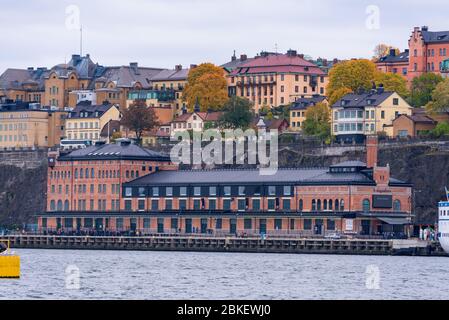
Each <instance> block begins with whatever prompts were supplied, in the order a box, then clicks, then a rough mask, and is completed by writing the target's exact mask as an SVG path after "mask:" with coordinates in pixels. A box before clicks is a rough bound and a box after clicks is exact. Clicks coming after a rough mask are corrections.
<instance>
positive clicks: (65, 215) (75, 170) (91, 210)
mask: <svg viewBox="0 0 449 320" xmlns="http://www.w3.org/2000/svg"><path fill="white" fill-rule="evenodd" d="M176 168H177V166H175V165H173V164H172V163H171V162H170V158H169V157H168V156H166V155H164V154H160V153H158V152H154V151H151V150H147V149H143V148H140V147H138V146H136V145H133V144H131V143H130V141H129V140H126V139H120V140H118V141H117V142H116V143H115V144H102V143H97V144H96V145H95V146H91V147H88V148H85V149H80V150H76V151H73V152H71V153H69V154H61V155H60V156H59V157H53V156H51V157H50V158H49V168H48V177H47V181H48V183H47V213H46V214H44V215H40V216H39V217H38V223H39V228H40V230H44V231H45V230H57V229H61V228H64V229H66V230H72V229H73V230H81V229H97V230H99V229H101V230H110V229H116V228H119V229H120V225H118V226H117V224H116V223H117V219H119V218H122V219H123V217H127V219H125V220H126V222H125V225H124V227H127V228H130V225H129V223H130V220H129V219H128V218H129V214H128V215H126V214H125V213H124V212H123V211H122V210H121V209H120V208H122V207H123V197H122V193H121V189H122V184H123V183H125V182H128V181H131V180H134V179H136V178H138V177H140V176H143V175H147V174H152V173H154V172H158V171H159V170H173V169H176ZM131 223H132V221H131Z"/></svg>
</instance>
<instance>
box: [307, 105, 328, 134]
mask: <svg viewBox="0 0 449 320" xmlns="http://www.w3.org/2000/svg"><path fill="white" fill-rule="evenodd" d="M303 132H304V133H305V134H306V135H309V136H317V137H319V138H320V139H321V140H327V139H329V138H330V135H331V125H330V109H329V107H328V106H327V105H326V104H325V103H322V102H320V103H317V104H316V105H314V106H313V107H311V108H308V109H307V111H306V120H305V121H304V127H303Z"/></svg>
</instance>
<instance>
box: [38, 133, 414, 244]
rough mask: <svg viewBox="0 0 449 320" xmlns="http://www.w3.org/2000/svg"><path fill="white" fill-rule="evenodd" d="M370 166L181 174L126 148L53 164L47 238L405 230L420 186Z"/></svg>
mask: <svg viewBox="0 0 449 320" xmlns="http://www.w3.org/2000/svg"><path fill="white" fill-rule="evenodd" d="M377 147H378V146H377V138H376V137H369V138H368V139H367V163H366V164H365V163H363V162H359V161H349V162H344V163H340V164H338V165H333V166H330V167H328V168H305V169H279V170H278V171H277V173H276V174H275V175H272V176H262V175H260V174H259V171H258V170H257V169H232V170H189V171H182V170H178V168H177V166H176V165H174V164H172V163H171V162H170V159H169V158H168V157H167V156H166V155H163V154H160V153H157V152H153V151H150V150H147V149H143V148H140V147H138V146H136V145H133V144H130V143H129V142H128V141H119V142H117V143H116V144H110V145H106V144H103V145H101V144H98V145H95V146H91V147H88V148H86V149H81V150H76V151H73V152H71V153H70V154H68V155H61V156H59V157H50V158H49V170H48V194H47V212H46V213H45V214H42V215H40V216H39V217H38V225H39V230H40V231H51V232H55V231H60V232H62V231H64V232H74V231H75V232H76V231H84V232H86V231H90V232H93V231H97V232H104V231H106V232H138V233H139V234H142V235H145V234H156V233H187V234H190V233H202V234H208V233H209V234H216V235H226V234H236V233H238V234H248V235H251V234H261V233H265V234H269V235H273V234H277V235H287V234H290V235H304V236H306V235H325V234H327V233H335V232H341V233H348V234H362V235H375V234H381V233H383V232H401V233H402V232H405V233H407V232H408V230H409V228H408V225H409V224H410V221H411V209H412V208H411V207H412V200H411V199H412V186H411V185H410V184H407V183H405V182H403V181H400V180H397V179H394V178H392V177H390V168H389V167H388V166H386V167H379V166H377Z"/></svg>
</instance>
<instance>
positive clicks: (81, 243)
mask: <svg viewBox="0 0 449 320" xmlns="http://www.w3.org/2000/svg"><path fill="white" fill-rule="evenodd" d="M3 239H6V240H10V243H11V247H12V248H25V249H74V250H141V251H204V252H258V253H303V254H304V253H315V254H356V255H397V254H401V255H444V252H442V250H441V248H439V247H438V246H437V245H436V244H435V243H434V244H428V245H427V244H425V243H424V244H421V245H414V244H410V245H408V246H404V245H402V246H401V248H400V249H397V248H398V246H397V245H395V244H396V243H395V240H374V239H291V238H285V239H282V238H275V239H270V238H268V239H264V238H261V237H259V238H256V237H251V238H237V237H194V236H177V237H166V236H160V237H158V236H152V237H93V236H43V235H42V236H40V235H20V236H19V235H16V236H5V237H3Z"/></svg>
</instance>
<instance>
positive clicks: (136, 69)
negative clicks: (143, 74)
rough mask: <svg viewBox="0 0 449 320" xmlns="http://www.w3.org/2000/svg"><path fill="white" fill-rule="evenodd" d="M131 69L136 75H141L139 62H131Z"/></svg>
mask: <svg viewBox="0 0 449 320" xmlns="http://www.w3.org/2000/svg"><path fill="white" fill-rule="evenodd" d="M129 67H130V68H131V69H132V70H133V71H134V73H135V74H139V64H138V63H137V62H130V63H129Z"/></svg>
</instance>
